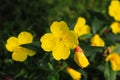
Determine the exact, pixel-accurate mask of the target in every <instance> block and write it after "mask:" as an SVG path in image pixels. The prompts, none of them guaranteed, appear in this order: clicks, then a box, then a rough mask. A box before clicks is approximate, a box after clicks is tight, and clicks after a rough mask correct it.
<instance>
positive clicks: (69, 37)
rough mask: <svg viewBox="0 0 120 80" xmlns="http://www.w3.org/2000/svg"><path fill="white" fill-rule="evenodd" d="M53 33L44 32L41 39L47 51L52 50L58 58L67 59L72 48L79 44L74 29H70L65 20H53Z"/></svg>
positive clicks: (51, 27) (51, 28)
mask: <svg viewBox="0 0 120 80" xmlns="http://www.w3.org/2000/svg"><path fill="white" fill-rule="evenodd" d="M50 30H51V33H46V34H44V35H43V36H42V37H41V39H40V41H41V42H42V45H41V47H42V48H43V49H44V50H45V51H52V55H53V57H54V58H55V59H56V60H61V59H64V60H65V59H67V58H68V57H69V55H70V49H73V48H74V47H76V46H77V45H78V39H77V36H76V34H75V32H74V31H69V28H68V26H67V24H66V23H65V22H64V21H60V22H57V21H55V22H53V23H52V25H51V26H50Z"/></svg>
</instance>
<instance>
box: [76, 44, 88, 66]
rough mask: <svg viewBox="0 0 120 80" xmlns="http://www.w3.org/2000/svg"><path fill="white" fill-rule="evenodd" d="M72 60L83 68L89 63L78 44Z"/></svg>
mask: <svg viewBox="0 0 120 80" xmlns="http://www.w3.org/2000/svg"><path fill="white" fill-rule="evenodd" d="M74 61H75V62H76V63H77V65H78V66H80V67H81V68H85V67H87V66H88V65H89V61H88V59H87V57H86V56H85V55H84V53H83V50H82V49H81V48H80V47H79V46H77V47H76V48H75V54H74Z"/></svg>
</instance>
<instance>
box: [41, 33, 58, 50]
mask: <svg viewBox="0 0 120 80" xmlns="http://www.w3.org/2000/svg"><path fill="white" fill-rule="evenodd" d="M40 41H41V42H42V45H41V47H42V48H43V49H44V50H45V51H52V50H53V48H54V46H55V45H56V43H57V42H58V39H57V38H55V36H54V35H53V34H51V33H46V34H44V35H43V36H42V37H41V39H40Z"/></svg>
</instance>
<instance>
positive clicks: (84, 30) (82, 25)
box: [74, 17, 90, 36]
mask: <svg viewBox="0 0 120 80" xmlns="http://www.w3.org/2000/svg"><path fill="white" fill-rule="evenodd" d="M74 31H75V32H76V33H77V34H78V36H82V35H84V34H88V33H90V27H89V26H88V25H86V20H85V18H83V17H79V18H78V20H77V23H76V24H75V27H74Z"/></svg>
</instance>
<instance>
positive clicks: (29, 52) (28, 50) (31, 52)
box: [22, 48, 36, 56]
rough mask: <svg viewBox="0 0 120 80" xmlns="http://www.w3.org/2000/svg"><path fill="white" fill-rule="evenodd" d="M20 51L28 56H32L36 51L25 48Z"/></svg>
mask: <svg viewBox="0 0 120 80" xmlns="http://www.w3.org/2000/svg"><path fill="white" fill-rule="evenodd" d="M22 50H23V51H24V53H26V54H27V55H29V56H34V55H35V54H36V51H33V50H30V49H27V48H22Z"/></svg>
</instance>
